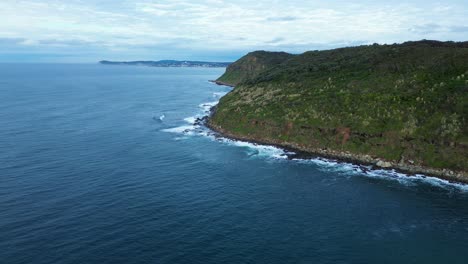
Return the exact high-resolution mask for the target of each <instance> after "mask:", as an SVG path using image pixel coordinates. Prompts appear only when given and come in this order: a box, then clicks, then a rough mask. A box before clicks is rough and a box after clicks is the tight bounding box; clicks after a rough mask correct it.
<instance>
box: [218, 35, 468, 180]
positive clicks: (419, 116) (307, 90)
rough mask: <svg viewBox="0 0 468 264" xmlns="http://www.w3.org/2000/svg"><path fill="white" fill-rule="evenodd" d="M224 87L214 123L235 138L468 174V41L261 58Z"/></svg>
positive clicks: (251, 59) (233, 69) (244, 64)
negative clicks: (230, 86)
mask: <svg viewBox="0 0 468 264" xmlns="http://www.w3.org/2000/svg"><path fill="white" fill-rule="evenodd" d="M255 54H261V58H260V57H259V56H256V55H255ZM218 81H221V82H225V83H228V84H233V85H237V86H236V88H235V89H234V90H233V91H232V92H230V93H229V94H227V95H226V96H225V97H223V98H222V99H221V101H220V103H219V105H218V107H217V109H216V111H215V112H214V114H213V115H212V117H211V118H210V120H209V125H210V126H212V127H213V128H215V129H218V130H222V131H223V132H225V133H229V134H230V135H231V136H235V137H240V138H243V139H253V140H257V141H261V142H266V143H275V144H279V145H285V146H293V147H295V148H299V149H302V150H306V151H310V152H314V153H319V154H320V152H321V151H322V152H323V151H328V152H333V153H348V154H351V155H355V156H356V157H358V156H362V157H369V160H373V161H379V160H380V161H381V162H380V163H379V164H380V165H385V166H393V167H398V166H397V165H398V164H399V167H404V166H406V167H414V168H433V169H439V170H443V169H445V170H451V171H455V172H458V174H459V175H463V177H465V176H466V171H468V127H467V120H466V119H467V118H468V42H459V43H454V42H437V41H418V42H407V43H403V44H394V45H371V46H360V47H352V48H342V49H335V50H327V51H311V52H306V53H303V54H301V55H289V54H286V53H266V52H254V53H250V54H248V55H246V56H245V57H243V58H241V59H240V60H239V61H237V62H235V63H233V64H232V65H231V66H229V67H228V68H227V70H226V73H225V74H224V75H223V76H222V77H221V78H220V79H218ZM321 154H324V153H321ZM334 156H337V155H334ZM359 160H362V159H361V158H360V159H359ZM450 173H452V172H447V174H450ZM467 179H468V178H467Z"/></svg>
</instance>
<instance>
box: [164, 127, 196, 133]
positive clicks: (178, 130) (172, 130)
mask: <svg viewBox="0 0 468 264" xmlns="http://www.w3.org/2000/svg"><path fill="white" fill-rule="evenodd" d="M198 127H199V126H178V127H173V128H166V129H163V130H162V131H164V132H169V133H181V134H190V133H193V131H194V130H195V129H197V128H198Z"/></svg>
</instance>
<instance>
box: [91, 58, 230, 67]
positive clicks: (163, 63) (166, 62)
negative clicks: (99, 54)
mask: <svg viewBox="0 0 468 264" xmlns="http://www.w3.org/2000/svg"><path fill="white" fill-rule="evenodd" d="M99 63H100V64H106V65H134V66H151V67H208V68H224V67H227V66H229V64H231V63H230V62H208V61H177V60H160V61H106V60H103V61H100V62H99Z"/></svg>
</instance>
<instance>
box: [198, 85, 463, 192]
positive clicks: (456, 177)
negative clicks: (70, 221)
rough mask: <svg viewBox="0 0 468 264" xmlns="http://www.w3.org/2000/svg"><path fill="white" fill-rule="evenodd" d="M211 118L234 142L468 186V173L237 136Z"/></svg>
mask: <svg viewBox="0 0 468 264" xmlns="http://www.w3.org/2000/svg"><path fill="white" fill-rule="evenodd" d="M220 85H224V84H220ZM215 110H216V107H214V108H212V110H211V114H210V116H211V115H212V114H213V112H214V111H215ZM210 116H208V117H206V118H205V119H204V122H203V123H204V125H205V126H206V127H208V128H209V129H211V130H213V131H215V132H216V133H218V134H219V135H221V136H223V137H226V138H230V139H234V140H241V141H246V142H250V143H254V144H262V145H272V146H275V147H279V148H283V149H286V150H290V151H293V152H295V153H296V155H295V157H299V158H312V157H324V158H331V159H336V160H339V161H344V162H350V163H354V164H362V165H372V166H375V167H377V168H383V169H395V170H396V171H399V172H402V173H405V174H407V175H408V176H409V177H411V176H412V175H415V174H423V175H427V176H432V177H436V178H440V179H444V180H448V181H450V182H457V183H463V184H468V173H467V172H464V171H452V170H448V169H435V168H427V167H423V166H419V165H413V164H408V163H403V162H400V163H395V162H390V161H386V160H383V159H380V158H377V157H372V156H370V155H362V154H353V153H350V152H347V151H345V152H343V151H337V150H332V149H327V148H310V147H306V146H302V145H298V144H295V143H292V142H281V141H278V140H272V139H265V138H256V137H249V136H241V135H236V134H234V133H232V132H230V131H227V130H225V129H223V128H222V127H220V126H218V125H216V124H213V123H212V122H211V119H210Z"/></svg>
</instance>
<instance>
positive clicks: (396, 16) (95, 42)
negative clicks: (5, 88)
mask: <svg viewBox="0 0 468 264" xmlns="http://www.w3.org/2000/svg"><path fill="white" fill-rule="evenodd" d="M0 18H1V22H0V62H64V63H73V62H79V63H88V62H96V61H99V60H160V59H177V60H205V61H234V60H236V59H238V58H239V57H241V56H242V55H244V54H245V53H247V52H249V51H253V50H271V51H286V52H291V53H301V52H304V51H307V50H322V49H331V48H337V47H344V46H356V45H364V44H372V43H380V44H384V43H388V44H391V43H400V42H404V41H408V40H420V39H436V40H453V41H467V40H468V3H467V0H446V1H434V0H425V1H420V0H415V1H411V0H410V1H395V0H374V1H352V0H349V1H341V0H337V1H333V0H329V1H307V0H301V1H297V0H281V1H276V0H271V1H264V0H235V1H224V0H0Z"/></svg>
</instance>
